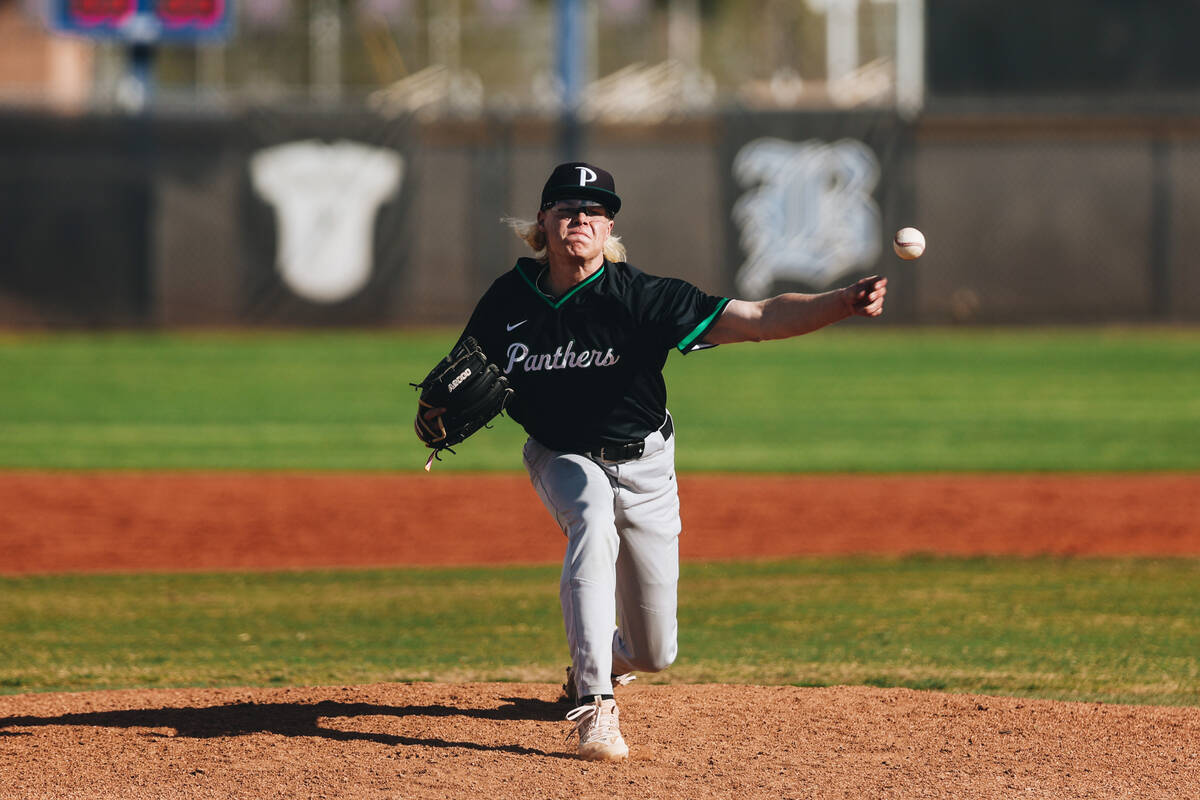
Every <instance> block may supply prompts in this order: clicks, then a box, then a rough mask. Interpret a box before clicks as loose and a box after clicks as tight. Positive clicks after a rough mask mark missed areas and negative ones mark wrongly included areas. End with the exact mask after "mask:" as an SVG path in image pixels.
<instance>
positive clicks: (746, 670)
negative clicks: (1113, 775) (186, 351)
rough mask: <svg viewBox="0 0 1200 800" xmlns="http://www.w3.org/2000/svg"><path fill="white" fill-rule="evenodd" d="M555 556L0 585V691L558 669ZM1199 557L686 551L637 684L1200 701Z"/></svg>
mask: <svg viewBox="0 0 1200 800" xmlns="http://www.w3.org/2000/svg"><path fill="white" fill-rule="evenodd" d="M557 582H558V577H557V571H556V570H555V569H554V568H553V567H526V568H509V569H470V570H467V569H438V570H416V569H399V570H364V571H329V572H303V573H270V574H212V575H210V574H176V575H128V576H116V575H109V576H57V577H29V578H9V579H3V580H0V654H2V658H0V691H3V692H6V693H12V692H28V691H48V690H91V689H100V688H111V687H127V686H150V687H162V686H192V685H204V686H228V685H267V686H269V685H293V684H317V685H327V684H342V683H365V682H376V681H393V680H430V679H436V680H460V679H480V680H538V681H553V680H558V679H559V678H560V676H561V670H562V668H563V666H564V665H565V664H567V663H568V658H567V656H566V652H565V644H564V643H563V634H562V631H561V625H562V623H561V619H560V616H559V613H558V608H557ZM1198 585H1200V562H1198V561H1196V560H1165V561H1153V560H1132V561H1114V560H1065V561H1064V560H1050V559H1037V560H993V559H927V558H913V559H903V560H885V559H828V560H802V561H779V562H770V563H753V564H730V563H721V564H716V563H710V564H686V565H685V566H684V570H683V579H682V584H681V592H680V602H681V609H680V625H681V634H680V646H681V653H680V657H679V660H678V662H677V664H676V665H675V666H674V667H673V668H672V669H671V670H669V671H668V672H666V673H663V675H662V676H661V677H656V676H643V679H644V680H652V681H653V680H670V681H683V682H708V681H719V682H732V683H795V684H801V685H836V684H868V685H877V686H907V687H912V688H918V689H937V690H945V691H952V692H977V693H988V694H1004V695H1017V696H1036V697H1049V698H1072V699H1084V700H1100V701H1105V702H1134V703H1155V704H1173V705H1194V704H1198V703H1200V591H1198V590H1197V586H1198Z"/></svg>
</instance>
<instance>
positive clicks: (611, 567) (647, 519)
mask: <svg viewBox="0 0 1200 800" xmlns="http://www.w3.org/2000/svg"><path fill="white" fill-rule="evenodd" d="M524 457H525V468H526V469H527V470H528V471H529V477H530V480H531V481H532V482H533V487H534V489H535V490H536V491H537V493H538V496H539V497H541V499H542V502H543V503H544V504H545V506H546V508H547V509H548V510H549V511H550V513H551V514H552V515H553V516H554V519H555V520H556V521H557V522H558V525H559V527H560V528H562V531H563V533H564V534H565V535H566V539H567V549H566V555H565V557H564V558H563V569H562V578H561V581H560V583H559V600H560V602H561V604H562V612H563V622H564V624H565V626H566V631H567V645H568V647H569V649H570V652H571V661H572V664H573V666H574V674H575V683H576V689H577V691H578V696H579V697H581V698H582V697H591V696H593V695H600V694H603V695H611V694H612V691H613V686H612V675H613V674H614V673H617V674H620V673H624V672H630V671H633V670H638V671H641V672H659V671H661V670H664V669H666V668H667V667H668V666H670V665H671V663H672V662H673V661H674V660H675V655H676V652H677V650H678V645H677V633H678V623H677V621H676V606H677V601H676V596H677V589H678V585H679V532H680V529H681V524H680V521H679V493H678V491H677V487H676V483H675V437H674V436H671V437H669V438H667V439H664V438H663V435H662V433H661V432H658V431H655V432H654V433H652V434H650V435H649V436H648V437H646V449H645V451H644V452H643V454H642V456H641V458H638V459H636V460H633V461H625V462H620V463H615V462H607V461H599V460H596V459H593V458H591V457H589V456H585V455H578V454H575V453H563V452H560V451H557V450H551V449H549V448H547V447H545V446H543V445H542V444H541V443H540V442H538V441H536V440H534V439H532V438H531V439H529V440H528V441H527V442H526V443H525V451H524ZM618 622H619V624H618Z"/></svg>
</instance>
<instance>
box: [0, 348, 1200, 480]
mask: <svg viewBox="0 0 1200 800" xmlns="http://www.w3.org/2000/svg"><path fill="white" fill-rule="evenodd" d="M454 335H455V334H454V332H450V331H441V332H426V333H392V332H388V333H286V334H283V333H269V334H192V335H179V334H171V335H167V334H163V335H159V334H109V335H102V336H89V335H80V334H73V335H45V336H40V335H39V336H15V335H7V336H5V337H2V338H0V375H3V376H4V377H3V391H0V468H52V469H60V468H66V469H75V468H79V469H109V468H138V469H163V468H167V469H300V470H359V469H361V470H418V469H420V467H421V465H422V464H423V463H424V459H425V454H426V452H427V451H425V450H424V449H423V448H422V447H421V446H420V445H419V444H418V443H417V442H416V439H415V437H414V436H413V434H412V431H411V419H412V414H413V412H414V410H415V395H414V393H413V390H412V388H411V387H409V385H408V382H409V381H413V380H419V379H420V378H421V377H423V376H424V374H425V373H426V372H427V371H428V369H429V368H430V366H432V364H434V363H435V362H436V361H437V359H438V358H440V356H441V355H442V354H444V352H445V351H446V350H447V349H448V347H449V345H450V343H451V340H452V338H453V336H454ZM1198 364H1200V329H1179V330H1149V329H1147V330H1142V329H1138V330H1129V329H1122V330H1108V329H1078V328H1073V329H1065V330H1061V331H1030V330H1025V329H1019V330H963V331H947V330H944V329H940V330H911V329H897V328H883V327H877V328H873V329H872V328H870V327H869V326H866V325H860V326H845V327H843V328H833V329H830V330H826V331H821V332H818V333H816V334H812V335H809V336H805V337H800V338H799V339H794V340H790V341H786V342H772V343H764V344H757V345H752V344H742V345H731V346H726V347H720V348H717V349H715V350H713V351H707V352H703V353H697V354H693V355H690V356H687V357H681V356H679V355H678V354H674V355H672V356H671V358H670V360H669V361H668V368H667V377H668V386H669V390H670V406H671V408H672V410H673V412H674V413H675V417H676V422H677V425H676V428H677V430H678V431H679V433H680V440H681V442H682V444H681V446H680V448H679V451H678V463H679V466H680V468H681V469H684V470H756V471H863V472H890V471H914V470H915V471H942V470H1014V471H1015V470H1084V471H1125V470H1196V469H1200V369H1198V368H1197V365H1198ZM523 438H524V436H523V433H522V432H521V431H520V429H519V427H518V426H517V425H515V424H514V423H513V422H512V421H511V420H507V419H504V420H501V421H499V423H498V424H497V426H496V427H495V429H493V430H490V431H484V432H482V433H480V434H478V435H477V436H476V437H474V438H472V439H471V440H470V441H469V442H467V443H466V444H464V445H463V446H462V447H461V448H460V451H459V454H458V455H457V456H451V457H449V458H448V459H447V460H446V461H445V462H444V463H443V464H442V465H440V467H439V469H445V470H456V469H457V470H481V469H482V470H495V469H499V470H507V469H520V443H521V441H522V440H523Z"/></svg>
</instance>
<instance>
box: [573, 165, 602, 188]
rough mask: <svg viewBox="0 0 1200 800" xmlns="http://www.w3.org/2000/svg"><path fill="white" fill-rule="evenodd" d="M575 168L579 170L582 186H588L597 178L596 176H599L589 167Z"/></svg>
mask: <svg viewBox="0 0 1200 800" xmlns="http://www.w3.org/2000/svg"><path fill="white" fill-rule="evenodd" d="M575 169H577V170H579V185H580V186H587V185H588V184H589V183H591V182H592V181H594V180H596V178H598V177H599V176H598V175H596V173H595V172H593V171H592V170H590V169H588V168H587V167H576V168H575Z"/></svg>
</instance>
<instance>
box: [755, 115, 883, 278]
mask: <svg viewBox="0 0 1200 800" xmlns="http://www.w3.org/2000/svg"><path fill="white" fill-rule="evenodd" d="M733 175H734V178H735V179H736V180H737V182H738V183H739V184H740V185H741V186H742V187H744V188H747V189H749V191H747V192H746V193H745V194H743V195H742V196H741V197H740V198H739V199H738V201H737V203H735V204H734V207H733V219H734V222H736V223H737V224H738V226H739V227H740V228H741V231H742V234H741V243H742V248H743V250H745V252H746V253H747V258H746V262H745V263H744V264H742V266H741V269H739V270H738V274H737V285H738V289H739V291H740V292H742V293H743V294H744V295H745V296H746V297H748V298H749V299H759V298H762V297H766V296H767V294H768V293H769V292H770V290H771V284H772V282H773V281H775V280H777V279H780V278H785V279H793V280H799V281H802V282H804V283H807V284H810V285H813V286H816V287H824V286H826V285H828V284H829V283H830V282H831V281H832V280H834V279H835V278H837V277H838V276H840V275H842V274H844V273H846V272H848V271H850V270H852V269H854V268H855V267H862V266H869V265H872V264H874V262H875V260H876V259H877V258H878V257H879V249H880V244H879V237H880V215H879V207H878V206H877V205H876V204H875V201H874V199H873V198H872V197H871V192H873V191H874V190H875V185H876V184H877V183H878V182H879V162H878V160H876V158H875V154H874V153H873V152H871V150H870V148H868V147H867V146H866V145H865V144H863V143H862V142H859V141H856V140H854V139H842V140H840V141H837V142H833V143H832V144H829V143H825V142H821V141H816V140H810V141H806V142H788V141H784V140H782V139H769V138H767V139H756V140H754V141H752V142H750V143H749V144H747V145H746V146H744V147H743V148H742V149H741V150H739V151H738V154H737V156H736V157H735V158H734V160H733Z"/></svg>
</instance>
